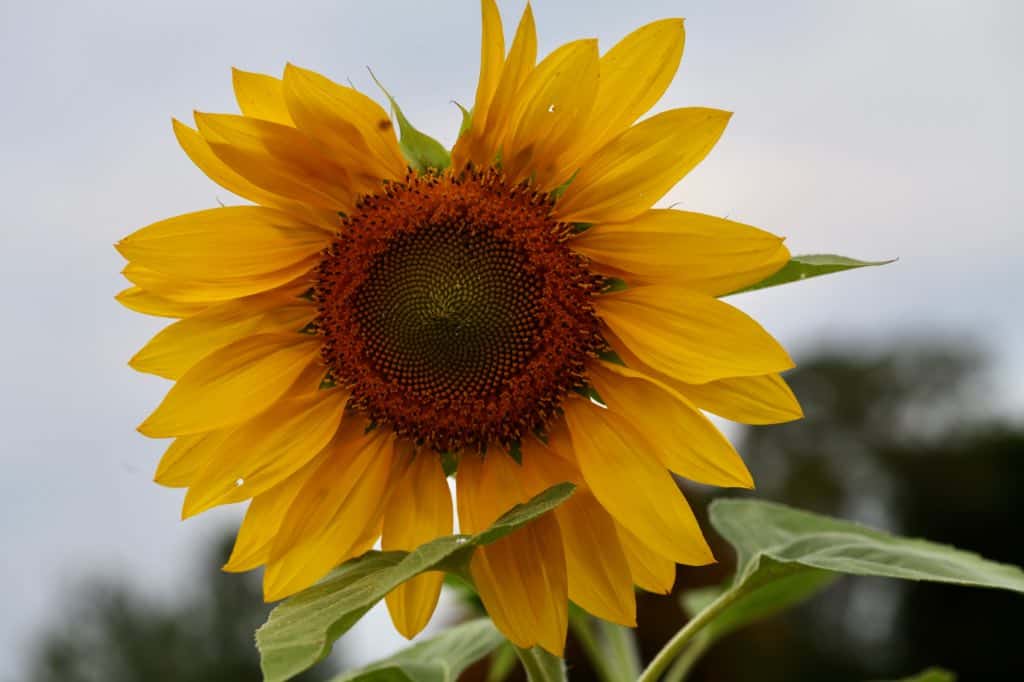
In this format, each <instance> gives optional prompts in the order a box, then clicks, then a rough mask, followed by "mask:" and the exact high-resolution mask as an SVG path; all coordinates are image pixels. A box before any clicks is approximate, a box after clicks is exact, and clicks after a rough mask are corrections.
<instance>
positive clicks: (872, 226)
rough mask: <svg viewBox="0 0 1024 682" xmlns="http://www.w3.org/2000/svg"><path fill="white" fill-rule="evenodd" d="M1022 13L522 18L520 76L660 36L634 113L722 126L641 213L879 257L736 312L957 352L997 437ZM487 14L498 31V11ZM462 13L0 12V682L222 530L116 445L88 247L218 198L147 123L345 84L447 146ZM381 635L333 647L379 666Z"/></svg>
mask: <svg viewBox="0 0 1024 682" xmlns="http://www.w3.org/2000/svg"><path fill="white" fill-rule="evenodd" d="M1022 7H1024V5H1022V4H1021V3H1017V2H1013V1H1012V0H1008V1H1007V2H1002V3H1000V2H976V1H975V2H959V3H957V2H939V1H934V2H924V1H921V2H908V1H878V2H867V1H861V2H849V1H848V0H846V1H842V2H840V1H835V2H820V1H813V0H805V1H803V2H797V1H776V2H770V3H769V2H756V1H750V2H711V1H710V0H689V1H688V0H674V1H672V2H668V1H666V0H630V1H629V2H621V1H614V0H604V1H590V2H568V1H561V2H555V1H553V0H537V2H536V3H535V12H536V15H537V23H538V28H539V34H540V42H541V49H542V51H544V52H546V51H548V50H550V49H552V48H553V47H554V46H556V45H558V44H560V43H562V42H564V41H567V40H570V39H574V38H577V37H582V36H596V37H598V38H599V39H600V40H601V42H602V45H603V46H605V47H607V46H608V45H610V44H611V42H612V41H614V40H615V39H616V38H618V37H620V36H621V35H623V34H624V33H626V32H628V31H629V30H631V29H632V28H634V27H636V26H637V25H639V24H641V23H644V22H646V21H649V20H652V19H656V18H660V17H665V16H684V17H686V18H687V24H686V25H687V32H688V35H687V44H686V53H685V55H684V58H683V65H682V70H681V72H680V76H679V78H678V79H677V81H676V83H675V84H674V85H673V86H672V88H671V89H670V91H669V92H668V94H667V96H666V98H665V99H664V100H663V102H662V103H661V104H660V105H659V107H660V108H666V107H672V106H685V105H707V106H716V107H721V108H725V109H729V110H732V111H734V112H736V113H735V116H734V117H733V119H732V122H731V124H730V126H729V129H728V130H727V131H726V134H725V136H724V137H723V139H722V142H721V143H720V144H719V146H718V148H717V149H716V150H715V151H714V152H713V153H712V154H711V156H710V157H709V158H708V160H707V161H706V162H705V163H704V164H703V165H702V166H701V167H700V168H699V169H698V170H697V171H695V172H694V173H693V174H692V175H691V176H690V177H689V178H688V179H687V180H685V181H684V183H683V184H681V185H680V186H679V187H677V188H676V189H675V190H674V191H673V192H672V193H671V194H670V195H669V197H667V198H666V203H672V202H682V204H683V205H684V206H685V207H686V208H688V209H692V210H699V211H704V212H707V213H712V214H717V215H727V216H729V217H732V218H735V219H738V220H742V221H745V222H749V223H752V224H755V225H758V226H762V227H764V228H766V229H769V230H772V231H775V232H778V233H781V234H785V235H787V236H788V237H789V244H790V248H791V249H792V250H793V251H794V252H804V253H806V252H821V251H838V252H841V253H844V254H848V255H852V256H857V257H863V258H885V257H891V256H900V257H901V258H902V260H901V262H900V263H899V264H897V265H894V266H889V267H887V268H884V269H880V270H875V271H862V272H859V273H850V274H844V275H839V276H836V277H834V278H828V279H822V280H818V281H815V282H808V283H804V284H799V285H795V286H793V287H786V288H783V289H779V290H774V291H768V292H763V293H758V294H751V295H747V296H744V297H737V298H736V299H735V302H736V304H738V305H740V306H741V307H743V308H744V309H746V310H747V311H749V312H751V313H754V314H755V315H756V316H757V317H758V318H759V319H760V320H761V321H762V322H763V323H764V324H765V326H766V327H768V328H769V329H770V330H771V331H773V332H774V333H776V335H777V336H778V337H779V338H780V339H782V340H783V341H784V342H785V343H786V344H787V345H789V346H790V347H791V348H792V349H793V351H794V355H795V357H796V359H797V361H798V362H799V359H800V356H801V353H802V352H804V351H806V350H807V349H809V348H811V347H812V346H814V345H816V344H817V343H818V341H819V340H821V339H822V338H824V339H830V340H833V341H841V342H844V343H847V344H855V345H862V344H873V343H877V342H880V341H884V340H885V339H888V338H892V337H895V336H915V335H917V336H928V337H934V336H937V335H938V336H944V335H954V336H961V337H966V338H971V339H975V340H977V341H979V342H981V343H983V344H985V345H986V346H987V347H988V348H990V349H991V350H992V351H993V353H994V354H995V357H996V358H997V361H998V364H997V369H998V371H997V373H996V375H995V377H994V382H995V384H994V385H995V387H996V392H995V393H994V394H993V395H994V396H995V397H997V398H998V399H1000V401H1001V402H1002V404H1003V407H1002V410H1003V411H1004V412H1006V413H1007V414H1020V412H1021V409H1022V407H1024V388H1022V387H1024V381H1021V379H1024V361H1022V360H1021V356H1020V353H1019V349H1020V348H1022V347H1024V304H1022V303H1021V301H1020V296H1021V294H1020V292H1024V273H1022V270H1021V268H1020V262H1021V259H1022V256H1024V253H1022V252H1024V237H1022V236H1021V217H1020V216H1021V214H1022V209H1024V205H1022V204H1024V199H1022V197H1024V193H1022V192H1021V189H1020V186H1021V184H1022V181H1024V176H1022V173H1021V153H1022V152H1024V144H1022V136H1021V133H1020V131H1019V129H1018V127H1017V126H1019V125H1020V121H1021V120H1022V118H1024V98H1022V93H1021V85H1020V82H1021V79H1020V73H1021V72H1022V71H1024V48H1022V47H1021V42H1020V40H1019V35H1018V32H1019V27H1020V26H1021V25H1022V23H1024V11H1022ZM503 8H504V10H505V14H506V17H507V20H508V22H511V21H514V19H515V18H517V17H518V13H519V12H520V11H521V9H522V3H521V2H519V1H516V2H506V3H503ZM478 12H479V10H478V8H477V3H476V2H475V0H458V1H456V0H444V1H443V2H431V3H412V2H399V1H397V0H377V1H376V2H373V3H366V2H347V1H336V2H326V1H324V2H302V1H295V2H288V3H274V4H271V3H263V2H261V3H254V2H251V1H248V2H241V1H239V2H218V1H216V0H213V1H210V0H205V1H202V2H200V1H191V0H190V1H180V2H175V3H166V2H139V1H129V0H118V1H109V2H95V1H92V2H52V1H51V2H45V1H44V2H34V3H29V2H24V1H23V0H0V64H2V65H3V69H4V72H5V78H4V84H5V93H4V97H3V102H4V104H3V106H2V107H0V124H2V125H0V149H2V155H3V161H4V163H3V164H0V188H2V190H0V191H2V192H3V206H4V209H5V216H4V219H3V222H2V225H3V226H2V228H0V239H2V241H0V247H2V254H3V257H4V268H3V270H2V271H0V297H2V306H3V307H2V309H3V311H4V317H5V323H4V334H3V337H2V339H0V352H2V354H0V357H2V358H3V363H4V366H3V383H2V384H0V414H2V415H3V416H2V428H0V470H2V474H0V537H2V538H3V542H4V550H5V552H4V554H5V556H4V560H3V561H2V562H0V584H3V585H4V586H5V587H6V590H7V595H6V596H5V600H4V602H5V608H4V610H3V615H2V616H0V679H5V678H11V679H16V677H17V674H16V672H15V671H16V670H17V667H16V666H17V664H18V661H19V658H18V657H19V647H20V645H21V644H22V643H23V642H24V641H25V639H26V638H27V637H28V636H29V634H30V632H31V631H32V629H33V628H35V627H37V626H38V625H39V623H40V622H41V620H42V619H44V618H45V617H47V615H50V614H52V609H53V608H54V607H55V606H56V604H57V602H56V599H57V598H58V596H59V595H58V593H57V592H55V588H56V586H57V585H58V584H60V582H61V581H64V580H67V579H70V578H73V577H74V576H76V575H78V574H79V573H82V572H91V571H96V570H105V571H110V572H115V573H119V574H124V575H130V576H131V577H132V578H133V579H134V580H135V581H136V582H137V583H138V584H139V585H142V586H145V587H149V588H151V589H153V590H154V591H155V592H156V593H159V594H166V595H170V594H172V593H173V590H174V589H176V588H179V587H183V586H185V585H187V581H188V579H189V577H190V576H189V575H188V574H187V570H186V569H185V568H183V567H189V566H191V564H192V555H191V553H192V551H193V550H194V548H195V547H197V546H198V544H199V543H200V542H201V541H202V540H204V539H205V538H208V537H209V536H210V535H211V534H212V533H214V532H215V531H217V530H218V529H220V528H222V527H223V526H224V525H225V524H227V523H229V522H231V521H233V520H234V519H236V518H237V514H238V512H237V510H227V511H224V512H220V513H214V514H208V515H204V516H202V517H200V518H199V519H197V520H194V521H190V522H188V523H180V522H179V521H178V520H177V519H178V505H179V504H180V499H181V494H180V493H179V492H176V491H170V490H166V489H162V488H159V487H157V486H156V485H154V484H152V483H150V477H151V473H152V469H153V467H154V464H155V462H156V459H157V457H158V455H159V452H160V449H161V448H160V444H159V443H155V442H151V441H146V440H145V439H143V438H142V437H141V436H138V435H137V434H136V433H135V431H134V426H135V425H136V424H137V423H138V422H139V421H140V420H141V419H142V418H143V417H144V416H145V415H146V414H147V412H148V410H149V409H151V407H152V406H154V405H155V404H156V402H157V401H158V399H159V397H160V395H161V394H162V392H163V391H164V390H165V389H166V385H165V383H164V382H163V381H161V380H159V379H155V378H152V377H145V376H142V375H138V374H134V373H132V372H131V371H130V370H128V369H127V367H126V366H125V361H126V360H127V358H128V357H130V355H131V354H132V353H133V351H134V350H135V349H136V348H137V347H138V346H140V345H141V344H142V343H144V342H145V340H146V339H147V338H148V336H149V335H151V334H152V333H153V332H155V331H156V330H157V329H158V328H159V326H160V323H159V322H157V321H153V320H148V319H146V318H143V317H141V316H138V315H134V314H131V313H129V312H127V311H125V310H123V309H120V308H119V307H118V306H117V305H116V304H115V303H114V301H113V299H112V296H113V295H114V293H116V292H117V291H118V290H119V289H120V288H122V286H123V284H122V281H121V280H120V278H119V276H118V274H117V273H118V271H119V270H120V268H121V260H120V258H119V256H118V255H117V254H116V253H115V252H114V250H113V248H112V247H111V244H112V243H113V242H114V241H116V240H117V239H118V238H119V237H120V236H122V235H124V234H126V233H128V232H130V231H132V230H133V229H135V228H137V227H139V226H142V225H144V224H147V223H149V222H152V221H155V220H157V219H160V218H163V217H167V216H170V215H173V214H177V213H181V212H186V211H191V210H196V209H200V208H206V207H210V206H213V205H216V202H217V201H218V200H225V201H230V197H229V196H228V195H227V193H226V192H224V191H223V190H221V189H219V188H218V187H216V186H214V185H213V184H212V183H210V182H209V181H207V180H206V178H205V177H204V176H203V175H202V174H201V173H200V172H199V171H197V170H195V169H194V168H192V167H191V165H190V164H189V162H188V160H187V159H186V158H185V156H184V155H183V154H182V153H181V152H180V150H179V149H178V147H177V145H176V143H175V141H174V138H173V136H172V135H171V130H170V117H171V116H172V115H174V116H178V117H183V118H188V117H189V116H190V113H191V110H192V109H193V108H203V109H207V110H214V111H218V110H230V109H231V108H233V102H232V96H231V88H230V67H231V66H238V67H241V68H245V69H249V70H267V71H271V72H275V73H277V72H279V71H280V69H281V67H282V66H283V64H284V62H285V61H289V60H290V61H294V62H295V63H297V64H300V65H302V66H306V67H309V68H313V69H317V70H321V71H323V72H324V73H326V74H328V75H329V76H331V77H333V78H335V79H337V80H344V79H346V78H351V79H352V80H353V81H354V82H355V83H356V84H357V85H359V86H361V87H369V85H370V83H369V79H368V77H367V75H366V72H365V68H364V67H365V66H366V65H369V66H372V67H373V68H374V70H375V72H376V73H377V75H378V76H379V77H380V78H381V80H382V81H383V82H384V83H386V84H387V86H388V87H389V88H390V89H391V91H392V92H393V93H394V94H395V95H396V96H397V97H398V98H399V100H400V101H401V103H402V105H403V108H404V109H405V110H406V113H407V114H408V115H409V116H410V118H412V119H413V120H414V121H415V122H416V123H417V124H418V125H419V126H420V127H421V128H424V129H426V130H429V131H431V132H433V133H435V134H436V135H437V136H438V137H440V138H441V139H442V140H444V141H445V142H451V141H452V139H453V133H454V131H455V130H456V128H457V126H458V112H457V110H456V109H455V107H454V106H453V105H451V104H450V102H449V100H451V99H458V100H460V101H462V102H470V101H471V100H472V92H473V89H474V86H475V83H474V80H475V76H476V71H477V63H478V55H477V50H478V47H477V45H478V40H479V26H478V24H479V20H478ZM381 623H382V620H381V619H377V621H376V627H370V628H367V629H365V630H364V631H363V634H362V635H361V636H362V637H363V639H362V640H360V641H364V642H365V641H369V640H373V641H374V642H376V643H377V645H379V647H383V648H386V647H390V646H395V645H396V643H397V642H398V640H397V638H395V637H393V636H392V635H391V633H390V630H389V629H388V628H386V627H383V626H382V625H381ZM357 636H359V635H357ZM379 647H378V648H379Z"/></svg>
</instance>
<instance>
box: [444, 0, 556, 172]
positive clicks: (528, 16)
mask: <svg viewBox="0 0 1024 682" xmlns="http://www.w3.org/2000/svg"><path fill="white" fill-rule="evenodd" d="M536 61H537V29H536V26H535V24H534V20H533V9H532V8H531V7H530V5H529V3H527V5H526V8H525V9H524V10H523V16H522V18H521V19H520V20H519V27H518V28H517V29H516V35H515V38H513V40H512V47H511V48H510V49H509V52H508V57H507V58H506V59H505V64H504V66H503V67H501V78H500V79H499V81H498V86H497V88H496V89H495V90H494V96H493V97H492V98H491V101H490V105H489V106H488V107H487V108H486V110H485V111H484V115H483V116H480V115H479V114H478V113H477V112H475V111H474V113H473V124H472V126H471V127H470V130H469V131H468V132H466V133H465V134H463V135H462V136H461V137H460V138H459V140H458V141H457V142H456V144H455V149H454V150H453V151H452V163H453V165H454V167H455V169H456V170H458V169H461V168H462V167H463V166H464V165H465V163H466V161H472V162H473V163H474V164H476V165H478V166H486V165H489V164H490V163H491V162H492V161H493V160H494V157H495V155H496V154H497V152H498V148H499V147H500V145H501V142H502V141H503V140H504V139H505V137H506V135H507V132H508V131H507V129H508V124H509V119H510V117H511V116H512V109H513V108H514V106H515V103H516V93H518V92H519V89H520V88H521V87H522V85H523V82H524V81H526V78H527V76H529V75H530V72H531V71H532V70H533V65H534V64H535V63H536Z"/></svg>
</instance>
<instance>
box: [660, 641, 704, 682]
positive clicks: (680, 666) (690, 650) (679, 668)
mask: <svg viewBox="0 0 1024 682" xmlns="http://www.w3.org/2000/svg"><path fill="white" fill-rule="evenodd" d="M706 635H707V633H702V634H701V635H700V636H699V637H697V638H695V639H694V640H693V642H691V643H690V646H688V647H687V648H686V649H685V650H684V651H683V653H682V655H681V656H680V657H679V658H677V659H676V661H675V663H673V664H672V667H671V668H669V669H668V672H667V673H665V678H664V680H663V682H683V681H684V680H685V679H686V677H687V675H689V674H690V671H691V670H693V666H695V665H697V661H699V660H700V658H701V656H703V655H704V652H705V651H707V650H708V649H709V648H711V645H712V644H714V643H715V640H714V638H712V637H707V636H706Z"/></svg>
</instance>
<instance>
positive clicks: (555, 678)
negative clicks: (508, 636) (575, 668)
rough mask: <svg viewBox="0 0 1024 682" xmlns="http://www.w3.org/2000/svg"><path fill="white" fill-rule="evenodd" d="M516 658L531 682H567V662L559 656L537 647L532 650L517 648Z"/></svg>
mask: <svg viewBox="0 0 1024 682" xmlns="http://www.w3.org/2000/svg"><path fill="white" fill-rule="evenodd" d="M516 656H518V657H519V662H520V663H522V664H523V668H524V669H525V670H526V679H527V680H529V682H566V679H567V678H566V676H565V661H563V660H562V659H561V658H559V657H558V656H555V655H553V654H549V653H548V652H546V651H544V650H543V649H541V648H540V647H536V646H535V647H533V648H532V649H520V648H519V647H516Z"/></svg>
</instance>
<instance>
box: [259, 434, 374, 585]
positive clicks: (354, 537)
mask: <svg viewBox="0 0 1024 682" xmlns="http://www.w3.org/2000/svg"><path fill="white" fill-rule="evenodd" d="M359 422H361V420H360V419H357V418H356V419H346V420H344V421H343V422H342V428H341V430H340V431H339V434H338V437H337V438H336V439H335V442H334V443H332V445H331V452H330V454H329V455H328V456H327V458H326V459H325V460H324V462H323V464H321V465H320V466H319V467H318V468H317V470H316V472H314V474H313V475H312V476H311V477H310V478H309V480H308V481H307V482H306V484H305V485H304V486H303V487H302V489H301V490H300V491H299V494H298V495H297V496H296V498H295V501H294V502H293V503H292V505H291V507H290V508H289V510H288V513H287V515H286V516H285V519H284V522H283V523H282V524H281V529H280V531H279V532H278V534H277V537H276V538H275V539H274V544H273V547H272V548H271V550H270V561H269V562H268V563H267V571H266V573H265V575H264V578H263V594H264V596H265V598H266V599H267V601H273V600H277V599H281V598H283V597H286V596H288V595H290V594H294V593H295V592H298V591H299V590H302V589H305V588H306V587H309V586H310V585H312V584H313V583H314V582H316V581H317V580H319V579H320V578H322V577H323V576H324V575H326V574H327V572H328V571H330V570H331V569H332V568H333V567H335V566H337V565H338V564H340V563H342V562H344V561H346V560H348V559H350V558H352V557H353V556H355V552H356V550H357V549H358V550H362V549H363V547H365V544H364V543H365V541H366V537H365V536H366V531H367V529H370V528H373V529H376V528H378V526H379V523H380V520H381V517H382V515H383V509H384V505H385V503H386V501H387V497H388V495H387V493H388V490H389V488H388V482H389V480H390V477H391V472H392V469H393V464H392V457H391V443H390V440H391V438H392V435H391V434H390V433H388V432H387V431H386V430H385V429H383V428H378V429H374V430H373V431H371V432H370V433H368V434H366V433H364V431H365V423H359Z"/></svg>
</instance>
